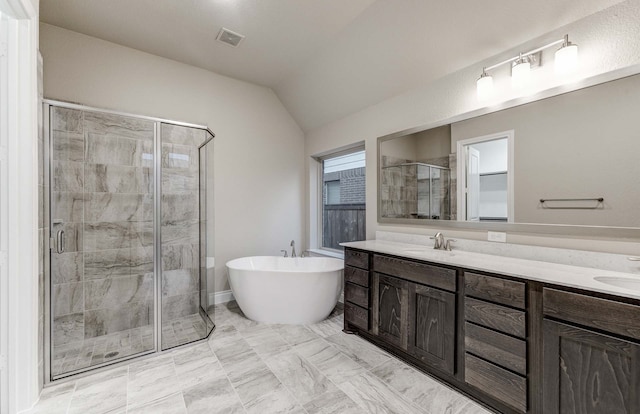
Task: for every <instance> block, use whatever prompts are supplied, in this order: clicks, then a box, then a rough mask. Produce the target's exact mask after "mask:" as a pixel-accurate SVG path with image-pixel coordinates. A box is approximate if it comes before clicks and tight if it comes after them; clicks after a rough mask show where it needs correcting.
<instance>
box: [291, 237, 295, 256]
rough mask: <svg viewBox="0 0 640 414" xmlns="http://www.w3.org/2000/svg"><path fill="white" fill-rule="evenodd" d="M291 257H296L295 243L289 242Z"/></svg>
mask: <svg viewBox="0 0 640 414" xmlns="http://www.w3.org/2000/svg"><path fill="white" fill-rule="evenodd" d="M291 257H296V242H295V241H293V240H291Z"/></svg>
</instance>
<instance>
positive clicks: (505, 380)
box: [464, 354, 527, 412]
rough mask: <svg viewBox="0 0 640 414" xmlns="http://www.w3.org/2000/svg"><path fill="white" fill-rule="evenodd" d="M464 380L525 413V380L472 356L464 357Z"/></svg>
mask: <svg viewBox="0 0 640 414" xmlns="http://www.w3.org/2000/svg"><path fill="white" fill-rule="evenodd" d="M464 380H465V381H466V382H467V384H470V385H472V386H474V387H476V388H477V389H479V390H480V391H482V392H484V393H486V394H488V395H490V396H492V397H493V398H495V399H497V400H500V401H502V402H504V403H506V404H508V405H510V406H512V407H514V408H516V409H518V410H519V411H521V412H526V411H527V380H526V378H524V377H521V376H519V375H516V374H514V373H512V372H509V371H507V370H505V369H502V368H500V367H499V366H497V365H493V364H491V363H489V362H486V361H483V360H482V359H479V358H476V357H474V356H473V355H469V354H466V355H465V366H464Z"/></svg>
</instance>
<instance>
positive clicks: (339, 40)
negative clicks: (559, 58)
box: [40, 0, 622, 130]
mask: <svg viewBox="0 0 640 414" xmlns="http://www.w3.org/2000/svg"><path fill="white" fill-rule="evenodd" d="M621 2H622V1H621V0H536V1H514V0H490V1H486V0H485V1H472V0H447V1H442V0H348V1H344V0H108V1H105V0H41V1H40V13H41V20H42V21H43V22H46V23H49V24H52V25H55V26H59V27H63V28H66V29H69V30H73V31H76V32H79V33H83V34H86V35H89V36H94V37H97V38H100V39H104V40H107V41H110V42H113V43H117V44H120V45H123V46H128V47H131V48H134V49H138V50H141V51H144V52H148V53H152V54H155V55H158V56H163V57H166V58H169V59H173V60H177V61H180V62H184V63H187V64H189V65H193V66H197V67H200V68H203V69H207V70H211V71H213V72H216V73H219V74H222V75H227V76H230V77H233V78H236V79H240V80H244V81H247V82H252V83H255V84H259V85H263V86H267V87H270V88H272V89H273V90H274V91H275V92H276V93H277V94H278V96H279V97H280V99H281V101H282V102H283V104H284V105H285V106H286V107H287V109H288V110H289V112H290V113H291V114H292V115H293V117H294V118H295V119H296V121H297V122H298V124H299V125H300V126H301V127H302V128H303V129H304V130H310V129H313V128H316V127H319V126H322V125H324V124H326V123H329V122H332V121H334V120H337V119H340V118H342V117H345V116H347V115H349V114H351V113H354V112H356V111H359V110H361V109H363V108H366V107H368V106H371V105H374V104H376V103H378V102H380V101H382V100H385V99H388V98H391V97H393V96H396V95H398V94H401V93H403V92H406V91H408V90H410V89H412V88H415V87H417V86H421V85H425V84H428V83H429V82H432V81H434V80H436V79H438V78H440V77H442V76H444V75H446V74H448V73H451V72H454V71H456V70H458V69H461V68H463V67H466V66H468V65H470V64H472V63H475V62H478V61H480V60H483V59H485V58H487V57H490V56H493V55H496V54H498V53H500V52H502V51H504V50H507V49H510V48H513V47H516V46H517V45H519V44H521V43H524V42H526V41H528V40H530V39H533V38H535V37H538V36H541V35H543V34H545V33H547V32H550V31H552V30H554V29H557V28H558V27H561V26H563V25H566V24H568V23H571V22H574V21H576V20H579V19H581V18H583V17H585V16H588V15H590V14H593V13H595V12H597V11H600V10H603V9H605V8H607V7H610V6H612V5H614V4H617V3H621ZM222 27H226V28H228V29H230V30H232V31H235V32H238V33H241V34H243V35H245V36H246V38H245V39H244V40H243V41H242V43H241V44H240V46H239V47H237V48H232V47H230V46H227V45H225V44H222V43H219V42H216V41H215V38H216V36H217V34H218V32H219V31H220V29H221V28H222Z"/></svg>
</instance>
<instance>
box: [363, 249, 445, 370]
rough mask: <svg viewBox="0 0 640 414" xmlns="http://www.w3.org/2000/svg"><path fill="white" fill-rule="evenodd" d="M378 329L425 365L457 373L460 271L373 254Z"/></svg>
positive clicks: (375, 329) (374, 327) (387, 338)
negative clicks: (457, 286)
mask: <svg viewBox="0 0 640 414" xmlns="http://www.w3.org/2000/svg"><path fill="white" fill-rule="evenodd" d="M373 271H374V273H373V280H374V282H373V285H374V287H373V297H374V304H373V309H372V312H373V329H374V334H375V335H376V336H377V337H378V338H379V339H381V340H383V341H385V342H387V343H389V344H391V345H394V346H396V347H398V348H399V349H401V350H402V351H404V352H407V353H408V354H409V355H411V356H412V357H413V358H415V359H416V360H418V361H419V362H420V363H421V364H423V365H424V366H426V367H429V368H433V369H438V370H440V371H442V372H444V373H446V374H449V375H453V374H454V371H455V346H456V343H455V338H456V294H455V292H456V271H455V270H453V269H448V268H445V267H440V266H433V265H430V264H426V263H421V262H415V261H410V260H403V259H397V258H393V257H388V256H382V255H377V254H376V255H374V256H373Z"/></svg>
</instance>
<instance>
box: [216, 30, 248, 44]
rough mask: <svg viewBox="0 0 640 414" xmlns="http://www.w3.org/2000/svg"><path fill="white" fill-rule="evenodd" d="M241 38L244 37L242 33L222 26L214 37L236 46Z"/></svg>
mask: <svg viewBox="0 0 640 414" xmlns="http://www.w3.org/2000/svg"><path fill="white" fill-rule="evenodd" d="M242 39H244V36H243V35H241V34H240V33H236V32H232V31H231V30H229V29H226V28H224V27H223V28H222V29H221V30H220V33H218V37H216V40H217V41H219V42H222V43H225V44H227V45H229V46H233V47H238V45H239V44H240V42H242Z"/></svg>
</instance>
